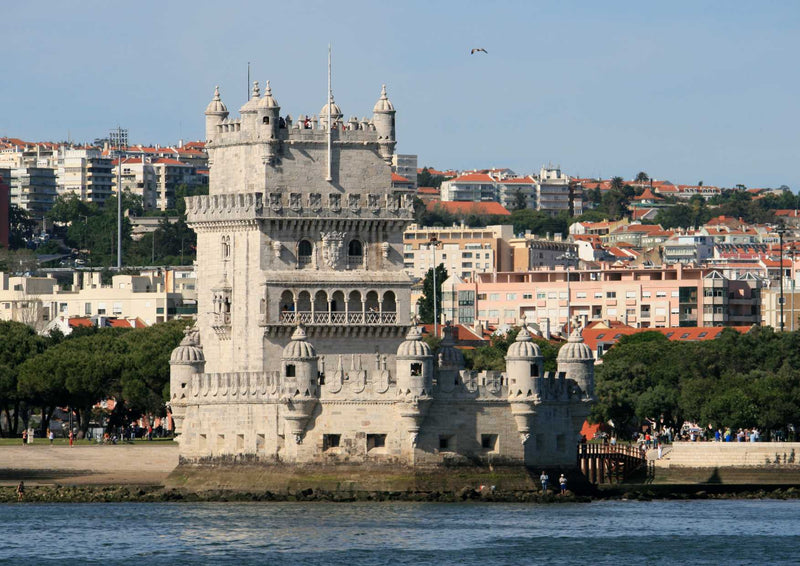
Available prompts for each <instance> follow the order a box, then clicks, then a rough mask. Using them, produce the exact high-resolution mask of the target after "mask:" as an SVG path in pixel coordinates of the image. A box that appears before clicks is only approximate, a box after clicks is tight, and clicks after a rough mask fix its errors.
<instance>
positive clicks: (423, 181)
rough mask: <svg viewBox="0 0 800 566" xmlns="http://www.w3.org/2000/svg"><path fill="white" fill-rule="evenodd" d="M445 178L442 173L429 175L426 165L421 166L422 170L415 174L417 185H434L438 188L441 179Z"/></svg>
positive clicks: (440, 184)
mask: <svg viewBox="0 0 800 566" xmlns="http://www.w3.org/2000/svg"><path fill="white" fill-rule="evenodd" d="M446 179H447V177H444V176H442V175H431V172H430V170H429V169H428V168H427V167H423V168H422V171H420V172H419V174H417V186H418V187H436V188H437V189H438V188H440V187H441V186H442V181H445V180H446Z"/></svg>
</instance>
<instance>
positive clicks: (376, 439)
mask: <svg viewBox="0 0 800 566" xmlns="http://www.w3.org/2000/svg"><path fill="white" fill-rule="evenodd" d="M385 446H386V435H385V434H368V435H367V451H369V450H372V449H374V448H384V447H385Z"/></svg>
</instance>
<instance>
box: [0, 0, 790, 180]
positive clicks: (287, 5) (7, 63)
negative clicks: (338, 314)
mask: <svg viewBox="0 0 800 566" xmlns="http://www.w3.org/2000/svg"><path fill="white" fill-rule="evenodd" d="M798 28H800V2H793V1H786V2H777V1H775V2H771V1H765V2H763V3H756V2H738V1H728V2H701V1H692V2H680V1H673V2H660V3H654V2H634V1H631V2H613V1H606V2H594V1H586V2H570V1H558V2H535V1H532V0H531V1H523V2H492V1H483V2H455V1H454V2H446V1H436V0H428V1H427V2H416V1H410V2H405V1H404V2H393V3H389V2H376V1H374V0H373V1H369V2H367V1H364V2H360V1H353V2H348V1H339V2H299V1H294V2H268V1H264V0H261V1H252V2H249V1H237V0H228V1H225V2H221V1H215V2H207V1H202V0H201V1H193V2H186V1H183V2H180V1H171V2H165V1H163V0H162V1H159V2H155V1H153V2H151V1H148V0H144V1H140V2H124V3H122V2H108V1H95V0H91V1H83V2H80V3H76V2H63V1H62V0H38V1H37V2H8V3H5V5H4V7H3V17H2V19H0V34H1V35H0V36H1V37H2V38H3V44H4V50H5V53H4V55H5V56H4V57H3V62H2V64H0V71H2V77H3V88H2V89H0V104H2V108H3V109H4V110H3V112H2V113H0V135H7V136H13V137H19V138H22V139H25V140H31V141H35V140H50V141H61V140H64V139H67V137H68V136H70V137H71V139H73V140H76V141H91V140H92V139H94V138H95V137H101V136H103V135H105V134H106V132H107V131H108V130H109V129H111V128H113V127H115V126H117V124H120V125H122V126H123V127H126V128H128V130H129V132H130V138H131V141H132V142H133V143H145V144H146V143H161V144H171V143H175V142H176V141H177V140H178V139H179V138H183V139H185V140H194V139H202V137H203V111H204V109H205V106H206V104H208V102H209V100H210V99H211V96H212V93H213V90H214V85H217V84H218V85H220V89H221V92H222V97H223V100H224V102H225V103H226V104H227V106H228V108H229V110H232V111H233V113H235V112H236V111H237V110H238V108H239V107H240V106H241V105H242V104H243V103H244V102H245V100H246V73H247V62H248V61H250V63H251V73H252V78H253V79H258V80H259V81H261V82H262V83H263V81H265V80H266V79H270V81H271V84H272V89H273V94H274V96H275V97H276V99H277V100H278V102H279V103H280V105H281V107H282V113H284V114H286V113H291V114H292V115H294V116H297V115H298V114H300V113H306V114H315V113H318V112H319V109H320V108H321V107H322V105H323V104H324V102H325V90H326V81H327V79H326V64H327V45H328V43H329V42H331V43H332V44H333V67H334V78H333V82H334V85H333V86H334V96H335V98H336V102H337V103H338V104H339V105H340V106H341V108H342V111H343V112H344V114H345V115H346V117H350V116H351V115H357V116H358V117H361V116H365V115H371V112H372V106H373V104H374V103H375V101H376V100H377V98H378V96H379V93H380V86H381V84H382V83H386V85H387V88H388V91H389V97H390V99H391V100H392V102H393V103H394V105H395V107H396V108H397V134H398V141H399V143H398V151H399V152H401V153H416V154H418V155H419V163H420V166H423V165H430V166H434V167H437V168H459V169H463V168H482V167H500V166H505V167H511V168H512V169H514V170H515V171H517V172H518V173H529V172H533V171H536V170H538V168H539V166H541V165H542V164H544V163H548V162H552V163H554V164H560V165H561V167H562V168H563V170H564V171H565V172H567V173H569V174H573V175H581V176H598V175H601V176H604V177H610V176H613V175H621V176H624V177H626V178H631V177H633V176H634V175H635V174H636V173H637V172H638V171H641V170H644V171H646V172H647V173H649V174H650V175H651V176H653V177H655V178H657V179H670V180H672V181H673V182H677V183H696V182H697V181H700V180H703V181H704V182H705V184H718V185H723V186H732V185H734V184H737V183H743V184H746V185H747V186H749V187H758V186H779V185H781V184H786V185H789V186H791V187H792V188H793V189H794V190H797V189H798V188H800V168H798V158H800V109H799V106H798V102H797V101H798V92H800V88H798V87H800V73H798V64H797V61H796V59H797V56H798V54H800V33H799V32H800V29H798ZM472 47H483V48H485V49H486V50H487V51H488V52H489V53H488V54H487V55H484V54H478V55H469V50H470V48H472Z"/></svg>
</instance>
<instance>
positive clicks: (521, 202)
mask: <svg viewBox="0 0 800 566" xmlns="http://www.w3.org/2000/svg"><path fill="white" fill-rule="evenodd" d="M527 207H528V201H527V200H525V194H524V193H523V192H522V189H521V188H519V187H517V190H516V191H514V206H513V208H514V210H523V209H525V208H527Z"/></svg>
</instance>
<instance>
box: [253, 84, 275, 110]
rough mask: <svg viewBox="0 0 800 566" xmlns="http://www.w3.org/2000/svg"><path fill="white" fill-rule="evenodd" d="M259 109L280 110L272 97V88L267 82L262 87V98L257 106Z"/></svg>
mask: <svg viewBox="0 0 800 566" xmlns="http://www.w3.org/2000/svg"><path fill="white" fill-rule="evenodd" d="M258 106H259V108H280V105H279V104H278V101H277V100H275V97H274V96H272V87H271V86H269V81H267V84H266V85H264V97H263V98H262V99H261V102H259V104H258Z"/></svg>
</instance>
